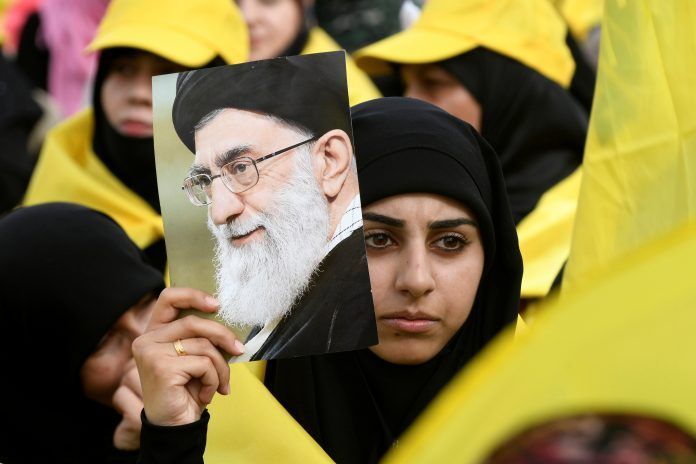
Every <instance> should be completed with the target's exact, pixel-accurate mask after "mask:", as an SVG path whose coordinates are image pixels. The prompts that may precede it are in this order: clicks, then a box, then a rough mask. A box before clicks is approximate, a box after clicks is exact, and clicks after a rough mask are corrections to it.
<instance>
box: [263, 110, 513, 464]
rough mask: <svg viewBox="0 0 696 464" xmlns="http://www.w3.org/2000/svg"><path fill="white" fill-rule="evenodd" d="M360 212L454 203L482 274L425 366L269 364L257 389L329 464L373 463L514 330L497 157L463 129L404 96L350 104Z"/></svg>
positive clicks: (355, 355) (505, 207)
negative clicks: (457, 324)
mask: <svg viewBox="0 0 696 464" xmlns="http://www.w3.org/2000/svg"><path fill="white" fill-rule="evenodd" d="M352 119H353V127H354V136H355V156H356V158H357V164H358V176H359V178H360V193H361V197H362V203H363V205H369V204H370V203H373V202H375V201H378V200H380V199H383V198H387V197H391V196H394V195H399V194H405V193H434V194H438V195H443V196H446V197H449V198H452V199H454V200H457V201H459V202H460V203H462V204H463V205H465V206H467V207H469V209H470V210H471V211H472V212H473V213H474V215H475V216H476V219H477V222H478V225H479V231H480V233H481V237H482V240H483V244H484V250H485V260H486V264H485V269H484V273H483V275H482V277H481V281H480V283H479V288H478V291H477V292H476V299H475V301H474V305H473V308H472V310H471V313H470V314H469V317H468V318H467V320H466V322H465V323H464V325H463V326H462V327H461V328H460V329H459V331H458V332H457V333H456V334H455V335H454V336H453V337H452V339H451V340H450V341H449V343H448V344H447V345H446V346H445V347H444V348H443V349H442V351H440V353H438V354H437V355H436V356H435V357H434V358H433V359H431V360H429V361H426V362H425V363H423V364H419V365H413V366H409V365H396V364H391V363H389V362H387V361H385V360H383V359H380V358H378V357H377V356H376V355H374V354H373V353H372V352H371V351H369V350H360V351H354V352H348V353H332V354H327V355H320V356H309V357H305V358H295V359H281V360H272V361H269V362H268V364H267V368H266V378H265V384H266V385H267V386H268V388H269V389H270V390H271V392H272V393H273V394H274V395H275V397H276V398H277V399H278V400H279V401H280V402H281V403H282V404H283V406H284V407H285V408H286V409H287V410H288V411H289V412H290V413H291V414H292V416H293V417H294V418H295V419H296V420H297V421H298V422H299V423H300V424H302V426H303V427H304V428H305V430H307V432H309V433H310V435H312V437H314V439H315V440H317V442H318V443H319V444H320V445H321V446H322V448H323V449H324V450H325V451H326V452H327V453H328V454H329V456H331V458H333V459H334V460H335V461H336V462H341V463H353V462H355V463H358V462H360V463H373V462H377V461H379V460H380V458H381V457H382V455H383V454H384V453H385V451H387V450H388V449H389V448H390V447H391V446H392V444H393V442H394V440H395V439H396V438H397V437H398V436H399V435H401V433H402V432H403V431H404V430H405V429H406V428H407V427H408V426H409V425H410V424H411V423H412V422H413V421H414V420H415V418H416V417H417V416H418V415H419V414H420V413H421V412H422V411H423V409H425V407H426V406H427V405H428V403H430V401H431V400H432V399H433V398H434V397H435V396H436V395H437V394H438V392H439V391H440V390H441V389H442V388H443V387H444V385H445V384H447V382H449V381H450V379H452V377H454V376H455V375H456V374H457V372H458V371H459V370H460V369H461V368H462V367H463V366H465V365H466V364H467V362H468V361H469V360H470V359H471V358H472V357H473V356H474V355H476V353H478V352H479V351H480V350H481V349H482V348H483V347H484V346H485V344H486V343H488V342H489V341H490V340H491V339H492V338H493V337H495V335H496V334H497V333H498V332H499V331H500V330H502V329H503V328H504V327H505V326H506V325H508V324H511V323H514V321H515V318H516V316H517V310H518V305H519V297H520V282H521V280H522V258H521V256H520V250H519V247H518V244H517V233H516V231H515V225H514V222H513V219H512V214H511V213H510V206H509V204H508V199H507V194H506V191H505V182H504V181H503V175H502V172H501V169H500V165H499V162H498V156H497V155H496V153H495V151H494V150H493V149H492V148H491V146H490V145H489V144H488V143H487V142H486V141H485V140H484V139H483V138H482V137H481V136H480V135H479V134H478V133H477V132H476V131H475V130H474V129H473V128H472V127H471V126H470V125H468V124H467V123H465V122H463V121H461V120H459V119H457V118H455V117H454V116H452V115H450V114H449V113H447V112H445V111H443V110H441V109H439V108H437V107H436V106H433V105H431V104H429V103H425V102H422V101H419V100H414V99H410V98H400V97H399V98H380V99H377V100H371V101H368V102H365V103H361V104H360V105H357V106H355V107H353V109H352Z"/></svg>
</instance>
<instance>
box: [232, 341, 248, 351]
mask: <svg viewBox="0 0 696 464" xmlns="http://www.w3.org/2000/svg"><path fill="white" fill-rule="evenodd" d="M234 347H235V348H236V349H237V351H239V354H244V352H245V351H246V348H245V347H244V343H242V342H240V341H239V340H235V341H234Z"/></svg>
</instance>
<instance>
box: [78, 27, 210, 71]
mask: <svg viewBox="0 0 696 464" xmlns="http://www.w3.org/2000/svg"><path fill="white" fill-rule="evenodd" d="M114 47H129V48H137V49H140V50H144V51H147V52H150V53H153V54H155V55H158V56H161V57H162V58H166V59H168V60H169V61H173V62H174V63H177V64H180V65H182V66H186V67H189V68H195V67H200V66H202V65H204V64H206V63H208V62H210V61H211V60H212V59H213V58H215V51H214V48H213V47H210V46H205V45H204V44H202V43H201V42H200V41H196V40H193V39H192V38H191V37H190V36H188V35H186V34H184V33H181V32H178V31H176V30H173V29H171V28H168V27H164V26H158V25H156V24H151V23H150V24H138V23H128V24H124V23H121V24H118V25H117V26H116V27H113V26H112V27H111V28H109V29H108V30H105V31H101V32H100V33H99V34H98V36H97V37H96V38H95V39H94V40H93V41H92V43H90V44H89V45H88V46H87V50H88V51H98V50H103V49H105V48H114Z"/></svg>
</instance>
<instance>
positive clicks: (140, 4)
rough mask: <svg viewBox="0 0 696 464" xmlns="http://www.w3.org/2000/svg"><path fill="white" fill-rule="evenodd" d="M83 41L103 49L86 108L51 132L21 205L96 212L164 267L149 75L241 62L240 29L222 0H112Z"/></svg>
mask: <svg viewBox="0 0 696 464" xmlns="http://www.w3.org/2000/svg"><path fill="white" fill-rule="evenodd" d="M88 48H89V50H90V51H93V52H97V51H100V52H101V55H100V57H99V63H98V69H97V74H96V78H95V83H94V89H93V97H92V108H91V109H88V110H86V111H83V112H81V113H79V114H77V115H76V116H74V117H72V118H70V119H68V120H66V121H65V122H64V123H63V124H61V125H60V126H58V127H56V128H55V129H54V130H53V131H52V132H51V133H50V134H49V135H48V137H47V139H46V142H45V144H44V147H43V150H42V152H41V154H40V157H39V161H38V164H37V167H36V170H35V172H34V174H33V176H32V179H31V181H30V185H29V187H28V190H27V194H26V196H25V200H24V203H25V204H28V205H31V204H37V203H45V202H53V201H67V202H75V203H81V204H84V205H86V206H89V207H91V208H94V209H97V210H99V211H102V212H104V213H106V214H108V215H109V216H111V217H112V218H113V219H114V220H115V221H116V222H117V223H119V225H121V227H123V228H124V230H126V232H127V233H128V235H129V236H130V238H131V239H132V240H133V241H134V242H135V243H136V244H137V245H138V246H139V247H140V248H141V249H143V250H145V253H146V254H147V255H148V256H149V258H150V259H151V261H152V262H153V264H155V265H157V267H159V268H160V269H164V266H165V262H166V257H165V251H164V246H163V240H162V238H163V226H162V219H161V217H160V206H159V198H158V193H157V181H156V176H155V160H154V148H153V141H152V90H151V83H150V80H151V77H152V76H153V75H156V74H164V73H170V72H175V71H181V70H184V69H189V68H198V67H205V66H211V65H216V64H225V63H239V62H242V61H244V60H246V58H247V55H248V37H247V32H246V27H245V25H244V22H243V20H242V18H241V15H240V14H239V11H238V9H237V8H236V6H235V5H234V4H233V3H231V2H229V1H227V0H203V1H196V2H189V1H187V0H176V1H172V0H146V1H143V0H114V1H113V2H112V3H111V4H110V6H109V9H108V10H107V12H106V15H105V16H104V19H103V20H102V23H101V24H100V27H99V30H98V32H97V35H96V37H95V38H94V40H93V41H92V43H91V44H90V46H89V47H88Z"/></svg>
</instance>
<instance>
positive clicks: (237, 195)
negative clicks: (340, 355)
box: [155, 52, 377, 361]
mask: <svg viewBox="0 0 696 464" xmlns="http://www.w3.org/2000/svg"><path fill="white" fill-rule="evenodd" d="M344 60H345V56H344V54H343V52H333V53H323V54H317V55H307V56H298V57H288V58H277V59H273V60H266V61H259V62H253V63H245V64H241V65H234V66H222V67H217V68H210V69H203V70H195V71H188V72H182V73H180V74H179V75H178V76H177V79H176V90H175V97H174V101H173V104H172V106H171V108H172V109H171V121H172V125H173V128H174V130H175V131H176V134H177V136H178V138H179V139H180V140H181V142H182V143H183V144H184V145H185V146H186V148H187V149H188V151H189V154H188V157H189V164H190V165H189V169H188V173H187V174H186V176H185V179H184V181H183V187H182V189H183V190H184V192H185V194H186V195H187V197H188V199H189V201H190V203H192V204H193V205H195V206H199V207H203V208H207V220H206V224H205V226H207V229H208V231H209V236H210V235H212V237H213V241H212V243H213V246H214V250H213V260H212V261H213V262H212V263H211V266H214V278H215V289H216V293H217V297H218V300H219V301H220V309H219V311H218V317H219V319H221V320H222V321H223V322H224V323H225V324H226V325H228V326H229V327H231V328H233V329H237V330H240V331H242V332H245V333H246V335H245V337H244V338H243V340H244V341H245V346H246V352H245V353H244V355H242V356H239V357H238V358H236V359H235V360H236V361H246V360H258V359H275V358H288V357H295V356H301V355H309V354H320V353H328V352H338V351H348V350H354V349H360V348H365V347H367V346H371V345H375V344H376V343H377V335H376V329H375V316H374V310H373V306H372V297H371V291H370V284H369V274H368V271H367V261H366V257H365V246H364V238H363V232H362V214H361V210H360V196H359V190H358V178H357V171H356V164H355V159H354V156H353V143H352V131H351V125H350V112H349V111H350V110H349V106H348V93H347V86H346V79H345V64H344ZM155 136H156V137H157V134H156V135H155ZM191 154H193V155H194V157H193V159H191ZM160 189H161V187H160ZM189 209H193V208H189ZM167 214H168V211H167V207H166V201H164V202H163V215H164V216H165V233H168V232H169V231H168V230H167V229H166V216H167ZM174 214H185V212H184V211H181V210H178V211H176V213H174ZM167 246H168V248H169V247H170V246H174V245H173V244H172V243H170V240H169V236H167ZM176 246H179V245H176ZM186 265H187V263H177V262H171V263H170V266H171V268H172V274H174V271H175V269H176V268H177V267H179V266H186ZM181 284H185V282H177V285H181Z"/></svg>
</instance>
